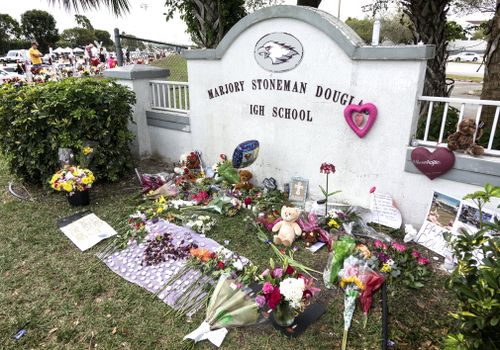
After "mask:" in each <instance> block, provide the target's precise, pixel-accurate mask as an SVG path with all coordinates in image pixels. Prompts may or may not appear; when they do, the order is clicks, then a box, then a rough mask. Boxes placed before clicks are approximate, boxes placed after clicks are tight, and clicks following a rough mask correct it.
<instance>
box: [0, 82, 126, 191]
mask: <svg viewBox="0 0 500 350" xmlns="http://www.w3.org/2000/svg"><path fill="white" fill-rule="evenodd" d="M133 103H135V95H134V93H133V92H131V91H130V90H128V89H127V88H126V87H124V86H122V85H119V84H117V83H115V82H113V81H110V80H105V79H100V80H97V79H92V78H68V79H65V80H62V81H59V82H48V83H45V84H38V85H25V86H22V87H15V86H13V85H7V86H4V87H2V88H0V150H1V151H2V153H3V154H4V155H5V157H6V159H7V162H8V165H9V167H10V169H11V171H12V172H13V173H14V174H15V175H17V176H19V177H21V178H23V179H25V180H26V181H28V182H31V183H44V184H46V183H47V181H48V179H49V178H50V176H51V175H52V174H53V173H54V172H55V171H56V170H57V169H58V168H59V164H58V155H57V151H58V148H59V147H65V148H71V149H73V150H74V151H75V154H78V153H79V152H80V150H81V149H82V147H83V146H84V143H85V142H88V141H92V142H93V144H95V145H96V149H95V152H94V159H93V162H92V164H91V167H90V168H91V169H92V171H93V172H94V173H95V174H96V178H98V179H104V180H109V181H116V180H117V179H118V178H119V177H120V175H122V174H123V173H124V172H125V171H127V170H128V169H130V167H131V163H132V162H131V155H130V151H129V148H128V146H129V143H130V141H131V140H132V139H133V135H132V133H130V132H129V131H128V128H127V124H128V122H129V120H131V118H132V104H133Z"/></svg>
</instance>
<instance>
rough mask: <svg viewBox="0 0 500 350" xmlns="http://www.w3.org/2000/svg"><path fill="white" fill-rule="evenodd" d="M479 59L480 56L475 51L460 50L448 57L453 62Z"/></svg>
mask: <svg viewBox="0 0 500 350" xmlns="http://www.w3.org/2000/svg"><path fill="white" fill-rule="evenodd" d="M480 59H481V56H480V55H478V54H477V53H475V52H460V53H458V54H456V55H450V56H449V57H448V61H455V62H461V61H462V62H478V61H479V60H480Z"/></svg>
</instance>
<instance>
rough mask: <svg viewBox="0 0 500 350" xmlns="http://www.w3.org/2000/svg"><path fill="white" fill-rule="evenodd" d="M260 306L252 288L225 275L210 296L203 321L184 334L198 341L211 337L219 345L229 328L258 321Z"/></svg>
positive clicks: (211, 340)
mask: <svg viewBox="0 0 500 350" xmlns="http://www.w3.org/2000/svg"><path fill="white" fill-rule="evenodd" d="M259 316H260V313H259V307H258V305H257V304H256V302H255V300H254V298H253V292H252V291H251V290H250V289H249V288H245V287H243V285H241V284H239V283H237V281H235V280H232V279H230V278H228V276H227V275H222V276H221V277H220V278H219V281H218V282H217V285H216V287H215V289H214V291H213V293H212V296H211V297H210V301H209V303H208V306H207V312H206V316H205V320H204V321H203V323H202V324H201V325H200V326H199V327H198V328H197V329H196V330H194V331H193V332H191V333H189V334H188V335H186V336H185V337H184V340H186V339H191V340H192V341H194V342H195V343H197V342H199V341H201V340H205V339H207V340H209V341H210V342H212V343H213V344H214V345H216V346H217V347H219V346H220V345H221V344H222V341H223V340H224V337H225V336H226V334H227V329H226V328H228V327H241V326H247V325H252V324H255V323H257V322H258V321H259V318H260V317H259Z"/></svg>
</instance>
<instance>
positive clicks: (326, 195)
mask: <svg viewBox="0 0 500 350" xmlns="http://www.w3.org/2000/svg"><path fill="white" fill-rule="evenodd" d="M325 197H326V201H325V218H326V216H327V215H328V173H326V194H325Z"/></svg>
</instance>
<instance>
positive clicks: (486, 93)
mask: <svg viewBox="0 0 500 350" xmlns="http://www.w3.org/2000/svg"><path fill="white" fill-rule="evenodd" d="M484 55H485V56H484V58H485V67H484V79H483V91H482V92H481V100H500V0H497V7H496V11H495V15H494V16H493V20H492V23H491V32H490V37H489V39H488V44H487V46H486V52H485V54H484ZM495 110H496V108H495V107H486V106H485V107H483V113H482V115H481V120H482V121H483V122H484V124H485V126H484V130H485V134H484V135H483V137H482V138H481V140H480V141H481V142H480V143H481V144H483V145H487V142H488V139H489V135H490V130H491V127H492V124H493V118H494V116H495ZM499 129H500V123H499V124H498V125H497V132H496V135H495V141H494V143H493V148H495V149H499V148H500V130H499Z"/></svg>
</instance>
